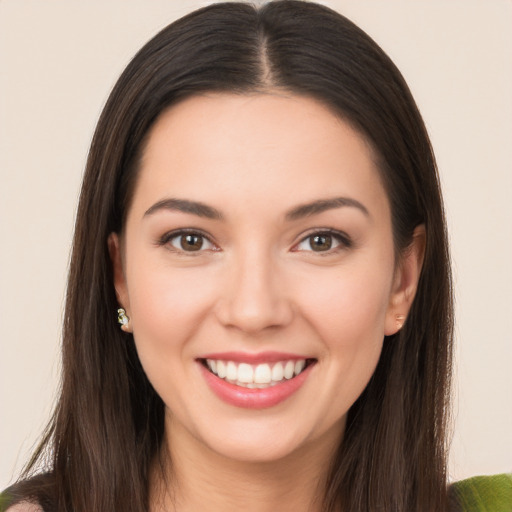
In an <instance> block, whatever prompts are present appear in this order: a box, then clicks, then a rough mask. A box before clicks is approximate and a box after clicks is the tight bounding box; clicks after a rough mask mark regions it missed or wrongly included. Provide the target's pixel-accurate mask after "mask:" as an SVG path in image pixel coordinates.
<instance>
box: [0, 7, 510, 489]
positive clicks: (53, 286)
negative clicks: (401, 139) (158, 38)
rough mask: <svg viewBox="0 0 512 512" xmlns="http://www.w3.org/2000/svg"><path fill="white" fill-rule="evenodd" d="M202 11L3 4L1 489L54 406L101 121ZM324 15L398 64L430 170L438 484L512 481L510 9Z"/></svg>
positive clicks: (357, 10) (356, 10) (359, 10)
mask: <svg viewBox="0 0 512 512" xmlns="http://www.w3.org/2000/svg"><path fill="white" fill-rule="evenodd" d="M206 3H208V2H198V1H183V0H182V1H176V0H172V1H171V0H166V1H163V0H152V1H151V2H149V1H142V0H109V1H105V0H88V2H81V3H79V2H70V1H69V0H0V73H1V74H0V244H1V250H0V415H1V416H0V453H1V457H0V488H1V487H3V486H4V485H6V484H7V483H8V482H9V481H11V479H12V474H13V472H14V471H15V470H16V469H19V467H20V465H21V463H22V462H23V461H24V460H25V459H26V457H27V454H28V453H29V451H30V449H31V447H32V445H33V443H34V442H35V439H36V438H37V435H38V433H39V431H40V429H41V427H42V426H43V425H44V423H45V421H46V418H47V416H48V414H49V412H50V410H51V406H52V403H53V400H54V393H55V389H56V387H57V384H58V371H59V348H58V345H59V336H60V335H59V331H60V323H61V315H62V307H63V294H64V287H65V276H66V268H67V263H68V254H69V247H70V240H71V234H72V225H73V220H74V212H75V207H76V200H77V195H78V190H79V183H80V177H81V173H82V170H83V167H84V162H85V157H86V153H87V149H88V144H89V141H90V137H91V134H92V131H93V128H94V125H95V122H96V120H97V117H98V115H99V112H100V109H101V107H102V105H103V103H104V101H105V99H106V97H107V94H108V92H109V90H110V88H111V86H112V85H113V82H114V80H115V79H116V77H117V76H118V75H119V73H120V72H121V70H122V69H123V67H124V65H125V64H126V63H127V62H128V60H129V59H130V57H131V56H132V55H133V54H134V52H135V51H136V50H137V49H138V48H139V47H140V46H141V45H142V44H143V43H144V42H145V41H146V40H147V39H148V38H149V37H150V36H152V35H153V34H154V33H155V32H156V31H157V30H158V29H160V28H161V27H163V26H164V25H166V24H167V23H168V22H170V21H171V20H173V19H175V18H177V17H179V16H181V15H183V14H185V13H186V12H188V11H190V10H192V9H194V8H195V7H198V6H200V5H204V4H206ZM323 3H325V4H327V5H330V6H332V7H334V8H336V9H338V10H340V11H341V12H342V13H344V14H345V15H347V16H348V17H349V18H351V19H353V20H354V21H355V22H356V23H358V24H359V25H360V26H361V27H362V28H363V29H365V30H366V31H367V32H368V33H369V34H370V35H372V37H374V38H375V39H376V40H377V42H378V43H379V44H380V45H381V46H382V47H383V48H384V49H385V50H386V51H387V52H388V53H389V55H390V56H391V57H392V58H393V59H394V60H395V62H396V64H397V65H398V67H399V68H400V69H401V70H402V72H403V74H404V75H405V77H406V79H407V81H408V82H409V84H410V86H411V89H412V91H413V94H414V95H415V97H416V99H417V102H418V104H419V106H420V109H421V111H422V113H423V115H424V118H425V121H426V123H427V126H428V129H429V131H430V134H431V136H432V141H433V144H434V147H435V149H436V153H437V156H438V161H439V166H440V171H441V177H442V181H443V185H444V190H445V197H446V205H447V212H448V218H449V225H450V229H451V240H452V248H453V260H454V270H455V278H456V295H457V343H458V347H457V372H456V387H457V389H458V397H457V400H456V406H455V409H454V411H455V421H454V433H455V435H454V442H453V446H452V452H451V453H452V455H451V462H450V472H451V476H452V478H453V479H460V478H463V477H466V476H469V475H473V474H482V473H496V472H501V471H511V470H512V435H511V433H512V399H511V389H512V371H511V368H512V334H511V333H512V264H511V263H512V227H511V226H512V150H511V147H512V95H511V91H512V64H511V63H512V30H511V25H510V22H511V20H512V3H511V2H510V1H504V0H491V1H489V0H480V1H470V0H451V1H450V2H447V1H445V0H438V1H433V0H430V1H426V0H423V1H415V2H412V1H410V0H403V1H396V0H386V1H385V2H383V1H381V0H373V1H356V0H345V1H344V0H339V1H334V0H333V1H325V2H323ZM112 314H114V312H112Z"/></svg>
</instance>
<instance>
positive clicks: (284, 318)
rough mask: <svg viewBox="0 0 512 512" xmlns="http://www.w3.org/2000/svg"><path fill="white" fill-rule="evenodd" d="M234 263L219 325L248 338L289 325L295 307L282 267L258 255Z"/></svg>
mask: <svg viewBox="0 0 512 512" xmlns="http://www.w3.org/2000/svg"><path fill="white" fill-rule="evenodd" d="M231 263H232V264H231V265H230V266H229V269H228V270H227V273H228V274H229V278H228V279H227V280H226V281H227V282H226V283H225V284H226V286H225V287H224V288H223V290H222V292H221V294H220V299H219V301H218V304H217V318H218V319H219V321H220V322H221V323H222V324H223V325H224V326H226V327H233V328H237V329H239V330H240V331H243V332H245V333H248V334H257V333H259V332H261V331H263V330H265V329H268V328H278V327H284V326H286V325H288V324H289V323H290V322H291V320H292V318H293V307H292V303H291V301H290V298H289V297H287V293H286V292H287V291H286V287H285V286H284V282H283V279H282V277H283V276H282V275H281V273H280V272H279V270H278V264H277V263H276V262H275V261H274V260H273V259H272V258H271V257H270V256H269V255H263V254H259V255H258V254H257V253H256V251H253V253H252V254H247V253H246V254H245V255H242V256H240V258H237V260H236V261H234V262H231Z"/></svg>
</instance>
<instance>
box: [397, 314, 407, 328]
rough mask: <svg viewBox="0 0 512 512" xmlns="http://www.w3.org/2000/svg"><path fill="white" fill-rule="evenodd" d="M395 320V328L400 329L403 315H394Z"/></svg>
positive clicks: (403, 319)
mask: <svg viewBox="0 0 512 512" xmlns="http://www.w3.org/2000/svg"><path fill="white" fill-rule="evenodd" d="M395 321H396V328H397V330H400V329H401V328H402V327H403V326H404V322H405V315H396V316H395Z"/></svg>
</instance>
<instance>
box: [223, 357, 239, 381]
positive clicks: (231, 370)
mask: <svg viewBox="0 0 512 512" xmlns="http://www.w3.org/2000/svg"><path fill="white" fill-rule="evenodd" d="M237 377H238V371H237V369H236V364H235V363H233V361H229V362H228V364H227V366H226V379H228V380H238V379H237Z"/></svg>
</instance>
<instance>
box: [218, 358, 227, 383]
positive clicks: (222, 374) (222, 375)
mask: <svg viewBox="0 0 512 512" xmlns="http://www.w3.org/2000/svg"><path fill="white" fill-rule="evenodd" d="M217 375H218V376H219V377H220V378H221V379H224V378H226V365H225V364H224V361H217Z"/></svg>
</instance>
